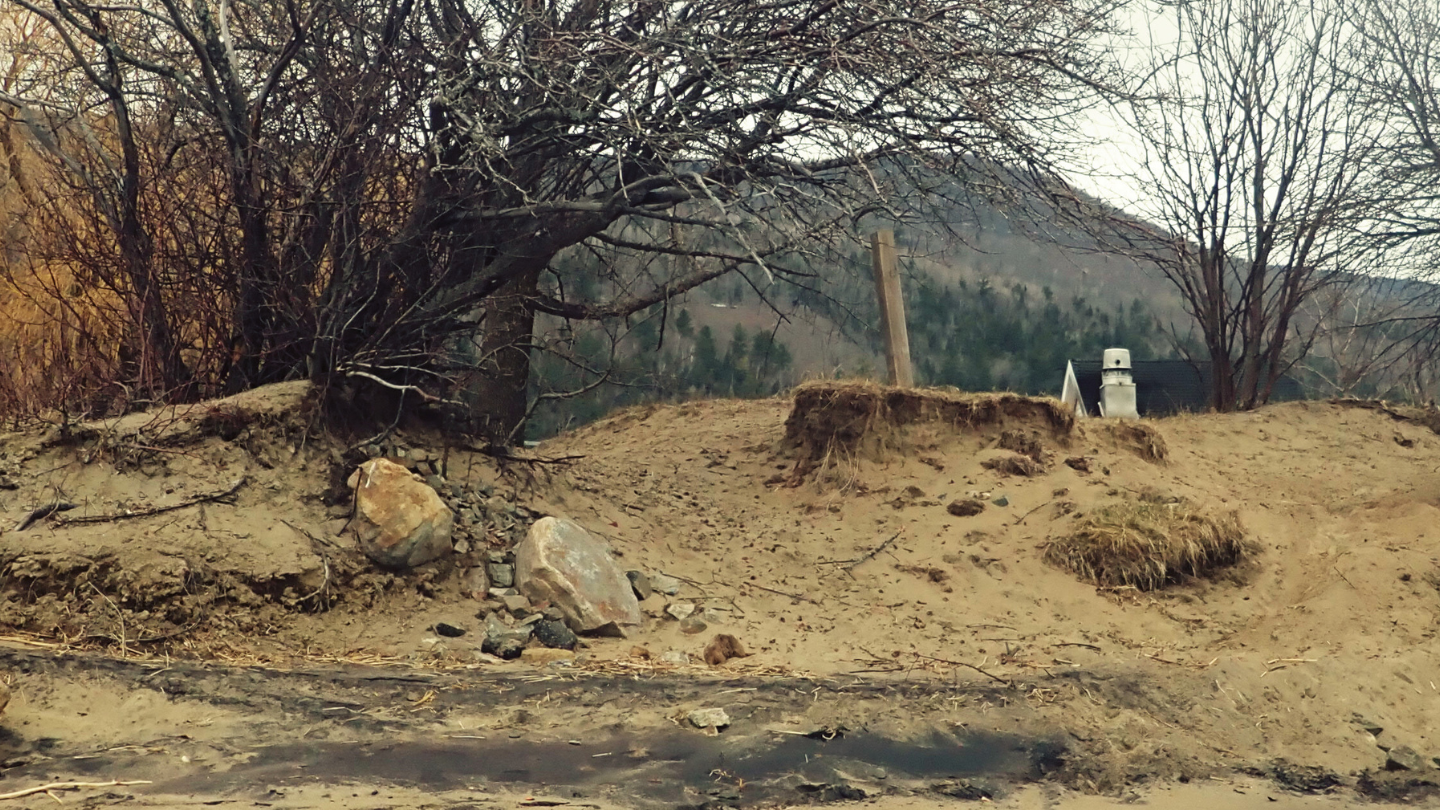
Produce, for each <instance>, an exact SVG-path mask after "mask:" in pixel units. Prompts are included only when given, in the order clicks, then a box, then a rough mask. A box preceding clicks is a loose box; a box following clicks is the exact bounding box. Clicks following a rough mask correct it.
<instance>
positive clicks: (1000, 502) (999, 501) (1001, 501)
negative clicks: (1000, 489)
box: [991, 495, 1010, 506]
mask: <svg viewBox="0 0 1440 810" xmlns="http://www.w3.org/2000/svg"><path fill="white" fill-rule="evenodd" d="M991 503H993V504H995V505H996V506H1009V505H1010V499H1009V498H1007V497H1005V496H1004V495H1001V496H1000V497H998V498H996V499H995V500H993V501H991Z"/></svg>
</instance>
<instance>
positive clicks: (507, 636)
mask: <svg viewBox="0 0 1440 810" xmlns="http://www.w3.org/2000/svg"><path fill="white" fill-rule="evenodd" d="M530 629H531V628H530V625H528V624H527V625H524V626H522V627H510V626H508V625H506V624H505V623H504V622H502V621H500V619H499V617H498V616H497V615H496V614H494V613H492V614H490V615H489V616H487V617H485V641H484V643H483V644H481V645H480V651H481V652H485V653H489V654H491V655H496V656H499V657H501V658H506V659H510V658H518V657H519V656H520V651H521V650H523V649H525V642H527V641H529V640H530Z"/></svg>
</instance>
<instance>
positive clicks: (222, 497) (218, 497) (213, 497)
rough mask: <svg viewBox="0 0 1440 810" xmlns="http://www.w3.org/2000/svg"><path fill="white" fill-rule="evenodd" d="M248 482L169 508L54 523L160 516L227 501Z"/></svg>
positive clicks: (63, 523)
mask: <svg viewBox="0 0 1440 810" xmlns="http://www.w3.org/2000/svg"><path fill="white" fill-rule="evenodd" d="M249 480H250V479H249V478H246V477H242V478H240V479H239V480H237V481H236V482H235V483H234V485H233V486H231V487H230V488H229V489H227V490H224V491H223V492H211V493H210V494H208V495H196V496H195V497H193V498H189V499H186V500H184V501H181V502H180V503H172V504H170V505H169V506H157V507H155V508H153V509H141V510H140V511H138V512H120V513H117V514H113V515H86V516H84V517H77V518H61V519H60V520H57V521H56V523H59V524H60V525H61V526H73V525H78V524H81V523H108V522H110V521H114V520H128V519H129V518H138V517H150V516H152V515H160V514H164V513H166V512H173V511H175V510H176V509H184V508H186V507H188V506H195V505H196V504H202V503H213V502H215V501H229V499H230V498H233V497H234V496H235V493H237V492H239V491H240V488H241V487H243V486H245V484H246V483H247V482H249Z"/></svg>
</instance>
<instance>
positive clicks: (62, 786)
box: [0, 779, 151, 801]
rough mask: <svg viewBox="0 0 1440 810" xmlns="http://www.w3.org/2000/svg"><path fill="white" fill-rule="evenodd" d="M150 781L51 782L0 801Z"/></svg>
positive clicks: (6, 796)
mask: <svg viewBox="0 0 1440 810" xmlns="http://www.w3.org/2000/svg"><path fill="white" fill-rule="evenodd" d="M148 784H151V782H150V780H149V779H133V780H130V781H127V782H122V781H120V780H119V779H114V780H111V781H109V782H51V783H50V784H48V785H38V786H36V787H32V788H25V789H24V790H17V791H14V792H13V793H0V801H4V800H5V799H22V798H24V797H26V796H33V795H35V794H36V793H49V792H50V791H52V790H79V789H81V788H107V787H129V786H130V785H148Z"/></svg>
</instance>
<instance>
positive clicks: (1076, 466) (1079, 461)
mask: <svg viewBox="0 0 1440 810" xmlns="http://www.w3.org/2000/svg"><path fill="white" fill-rule="evenodd" d="M1065 466H1066V467H1069V468H1070V469H1072V470H1074V471H1075V472H1078V473H1080V474H1081V475H1087V474H1089V472H1090V459H1088V458H1086V457H1084V456H1071V457H1070V458H1067V459H1065Z"/></svg>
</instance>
